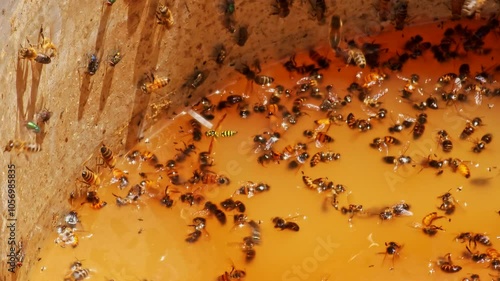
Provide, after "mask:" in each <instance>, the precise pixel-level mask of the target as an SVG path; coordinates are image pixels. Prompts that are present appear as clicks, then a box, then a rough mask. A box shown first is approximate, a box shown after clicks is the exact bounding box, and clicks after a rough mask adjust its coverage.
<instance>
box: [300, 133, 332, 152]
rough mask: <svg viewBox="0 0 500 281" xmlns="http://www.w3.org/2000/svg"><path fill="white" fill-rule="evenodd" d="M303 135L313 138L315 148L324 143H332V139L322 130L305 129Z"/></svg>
mask: <svg viewBox="0 0 500 281" xmlns="http://www.w3.org/2000/svg"><path fill="white" fill-rule="evenodd" d="M304 136H305V137H307V138H310V139H314V142H315V144H316V147H317V148H320V147H322V146H323V145H324V144H326V143H332V142H333V141H334V139H333V138H332V137H331V136H329V135H327V134H326V133H324V132H318V131H311V130H305V131H304Z"/></svg>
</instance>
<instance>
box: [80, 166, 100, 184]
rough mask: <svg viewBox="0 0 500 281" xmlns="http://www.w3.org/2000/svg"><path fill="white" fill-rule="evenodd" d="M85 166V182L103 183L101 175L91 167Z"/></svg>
mask: <svg viewBox="0 0 500 281" xmlns="http://www.w3.org/2000/svg"><path fill="white" fill-rule="evenodd" d="M85 168H86V170H83V171H82V178H83V182H84V183H86V184H88V185H99V184H100V183H101V180H100V179H99V176H98V175H97V174H96V173H95V172H93V171H92V170H91V169H90V168H89V167H87V166H85Z"/></svg>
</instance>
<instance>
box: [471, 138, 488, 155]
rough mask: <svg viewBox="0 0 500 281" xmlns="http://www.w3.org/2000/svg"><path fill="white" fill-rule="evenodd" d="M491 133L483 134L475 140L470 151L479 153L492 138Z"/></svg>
mask: <svg viewBox="0 0 500 281" xmlns="http://www.w3.org/2000/svg"><path fill="white" fill-rule="evenodd" d="M492 137H493V136H492V134H485V135H484V136H482V137H481V140H480V141H476V143H475V145H474V146H473V147H472V151H474V152H475V153H480V152H481V151H483V150H484V149H485V148H486V144H489V143H490V142H491V139H492Z"/></svg>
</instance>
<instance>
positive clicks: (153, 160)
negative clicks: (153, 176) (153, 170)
mask: <svg viewBox="0 0 500 281" xmlns="http://www.w3.org/2000/svg"><path fill="white" fill-rule="evenodd" d="M139 159H140V160H141V161H143V162H148V163H149V164H151V165H153V166H155V165H157V164H158V161H159V160H158V157H157V156H156V154H154V153H153V152H151V151H149V150H144V151H142V152H141V153H140V156H139Z"/></svg>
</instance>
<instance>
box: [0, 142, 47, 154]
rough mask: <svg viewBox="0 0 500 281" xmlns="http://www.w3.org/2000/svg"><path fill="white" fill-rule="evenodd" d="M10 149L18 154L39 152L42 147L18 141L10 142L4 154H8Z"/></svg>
mask: <svg viewBox="0 0 500 281" xmlns="http://www.w3.org/2000/svg"><path fill="white" fill-rule="evenodd" d="M12 149H16V150H17V151H18V152H22V151H25V152H30V153H33V152H39V151H41V150H42V146H41V145H40V144H38V143H30V142H24V141H20V140H10V141H9V142H8V143H7V145H6V146H5V149H4V152H5V151H7V152H10V151H12Z"/></svg>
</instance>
